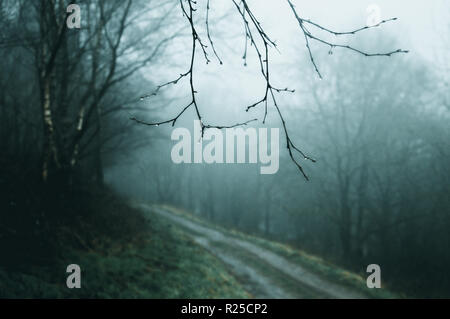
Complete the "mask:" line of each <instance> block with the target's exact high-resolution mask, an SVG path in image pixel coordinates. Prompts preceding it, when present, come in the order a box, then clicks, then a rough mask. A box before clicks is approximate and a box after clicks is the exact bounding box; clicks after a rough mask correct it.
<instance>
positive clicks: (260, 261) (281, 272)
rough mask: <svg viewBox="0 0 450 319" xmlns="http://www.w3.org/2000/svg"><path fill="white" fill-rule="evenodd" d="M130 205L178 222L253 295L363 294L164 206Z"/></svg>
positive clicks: (322, 295) (295, 296) (266, 296)
mask: <svg viewBox="0 0 450 319" xmlns="http://www.w3.org/2000/svg"><path fill="white" fill-rule="evenodd" d="M133 206H135V207H136V208H139V209H141V210H143V211H144V212H145V213H153V214H154V213H156V214H158V215H161V216H163V217H165V218H167V219H169V220H170V221H172V222H173V223H175V224H176V225H177V226H180V227H181V228H182V229H183V230H185V231H186V232H187V233H188V235H189V236H190V237H192V238H193V240H194V241H195V242H196V243H197V244H198V245H200V246H202V247H203V248H205V249H207V250H208V251H209V252H210V253H212V254H214V255H215V256H216V257H218V258H219V259H220V260H222V261H223V262H224V263H225V264H226V265H227V266H228V267H229V269H230V272H231V273H233V275H235V277H236V278H237V279H238V280H239V282H240V283H241V284H242V285H243V286H244V288H245V289H246V290H247V291H248V292H249V293H251V294H252V297H254V298H344V299H348V298H366V296H364V295H362V294H361V293H359V292H356V291H353V290H351V289H350V288H347V287H344V286H342V285H339V284H336V283H333V282H329V281H328V280H326V279H324V278H321V277H320V276H319V275H317V274H315V273H313V272H311V271H309V270H308V269H305V268H304V267H302V266H301V265H299V264H297V263H293V262H291V261H289V260H287V259H286V258H284V257H282V256H280V255H278V254H276V253H274V252H272V251H270V250H268V249H265V248H263V247H261V246H259V245H256V244H254V243H251V242H248V241H246V240H242V239H239V238H236V237H234V236H232V235H230V234H226V233H225V232H221V231H218V230H216V229H212V228H210V227H207V226H205V225H203V224H199V223H197V222H195V221H193V220H191V219H187V218H184V217H182V216H180V215H178V214H175V213H173V212H171V211H170V209H168V208H165V207H161V206H150V205H146V204H142V203H139V204H134V205H133Z"/></svg>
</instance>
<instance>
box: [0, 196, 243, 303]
mask: <svg viewBox="0 0 450 319" xmlns="http://www.w3.org/2000/svg"><path fill="white" fill-rule="evenodd" d="M102 206H103V208H101V207H102ZM95 207H96V209H108V210H112V211H107V212H105V216H106V218H109V219H110V220H111V216H116V217H113V220H115V221H116V223H119V224H118V225H115V226H114V227H116V228H117V229H116V231H117V232H118V231H119V229H120V228H121V227H122V228H126V227H128V226H129V224H130V219H131V220H133V219H136V220H135V221H134V222H133V221H131V223H135V224H141V226H139V228H136V231H135V234H127V235H126V236H124V235H120V234H119V233H116V231H111V232H110V231H109V226H108V227H107V226H106V224H105V223H104V222H103V219H102V218H100V217H95V218H94V219H99V218H100V219H101V220H100V222H99V221H98V220H97V222H99V224H95V223H90V224H89V225H85V226H86V227H87V228H88V231H87V232H86V234H85V233H80V232H78V231H75V230H74V229H71V230H70V231H68V230H67V231H66V232H64V233H65V234H66V236H67V237H66V238H63V237H61V240H62V242H63V244H62V245H61V246H62V251H61V253H60V254H59V255H58V256H57V257H55V258H53V259H52V260H51V262H48V263H46V264H45V265H42V264H41V265H33V264H20V265H19V264H17V265H14V267H11V265H9V266H8V267H4V266H0V298H246V297H249V295H248V294H247V292H246V291H244V289H243V288H242V287H241V286H240V285H239V284H238V282H237V281H236V280H235V278H234V277H233V276H231V275H230V274H229V273H228V272H227V271H226V269H225V267H224V265H223V264H222V263H221V262H220V261H219V260H218V259H217V258H215V257H214V256H212V255H210V254H209V253H207V252H206V251H205V250H203V249H202V248H200V247H198V246H197V245H196V244H194V243H193V242H192V241H191V240H190V239H189V238H188V237H186V236H185V235H184V233H183V232H182V231H181V230H179V229H178V228H176V227H171V226H170V225H169V223H167V222H166V221H165V220H164V219H162V218H159V217H157V216H151V217H150V218H151V219H149V220H144V219H143V218H142V217H141V216H139V213H138V212H137V211H134V210H133V209H131V208H129V207H127V206H125V205H123V204H121V203H120V202H118V201H117V200H115V201H111V198H109V201H108V203H103V202H97V203H96V204H95ZM119 215H120V216H122V217H117V216H119ZM125 218H126V221H125ZM105 222H106V220H105ZM101 225H103V229H102V230H101V231H100V228H99V227H101ZM88 226H90V227H88ZM105 227H106V229H105ZM111 227H113V226H111ZM136 227H137V226H136ZM96 229H98V232H97V234H99V235H93V234H92V232H93V231H95V230H96ZM132 229H133V228H130V229H129V230H127V233H129V231H131V230H132ZM87 233H89V234H90V235H89V236H88V235H87ZM94 234H95V233H94ZM60 236H62V235H60ZM68 237H70V238H72V239H73V238H76V241H73V240H68V239H67V238H68ZM75 242H76V243H77V244H75ZM24 253H25V252H24ZM69 264H78V265H79V266H80V267H81V289H68V288H67V287H66V278H67V276H68V274H67V273H66V267H67V265H69Z"/></svg>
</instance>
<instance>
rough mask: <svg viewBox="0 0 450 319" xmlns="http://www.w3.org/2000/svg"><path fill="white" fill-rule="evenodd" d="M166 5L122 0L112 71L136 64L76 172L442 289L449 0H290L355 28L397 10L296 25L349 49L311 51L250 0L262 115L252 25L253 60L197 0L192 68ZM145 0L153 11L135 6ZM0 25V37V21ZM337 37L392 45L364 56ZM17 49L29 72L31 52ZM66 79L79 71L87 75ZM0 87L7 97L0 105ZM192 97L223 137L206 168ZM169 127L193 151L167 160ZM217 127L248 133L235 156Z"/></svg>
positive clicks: (287, 22) (107, 104) (185, 33)
mask: <svg viewBox="0 0 450 319" xmlns="http://www.w3.org/2000/svg"><path fill="white" fill-rule="evenodd" d="M163 2H164V1H156V0H155V1H151V3H152V5H153V6H154V9H153V8H152V7H151V5H150V4H145V1H137V2H136V3H135V4H134V5H133V6H132V11H131V12H132V13H133V14H136V16H137V17H138V18H136V19H137V20H136V21H138V22H136V23H134V24H132V25H131V26H130V27H129V28H128V29H127V31H126V32H125V33H124V38H123V40H122V41H124V42H125V43H127V44H129V45H130V49H129V51H127V50H124V51H123V52H121V54H123V55H122V56H120V58H119V59H118V60H117V68H118V69H119V70H120V72H126V71H127V70H130V69H131V68H135V67H136V68H137V69H136V72H133V74H131V75H130V76H129V77H128V78H127V79H126V80H125V81H122V82H117V83H114V86H112V89H111V90H110V91H108V93H107V94H106V95H105V96H104V98H103V99H102V100H101V101H102V102H101V107H102V110H105V111H107V110H108V109H113V107H116V106H117V107H118V110H117V111H115V112H114V113H113V114H112V116H109V115H105V116H104V117H102V118H101V120H100V121H101V123H102V124H101V127H102V130H101V132H102V136H101V139H102V143H100V144H101V145H100V146H98V145H97V144H95V143H94V144H89V143H90V137H89V135H86V136H84V137H83V138H82V141H85V142H86V143H87V145H88V146H87V150H89V149H90V150H91V151H92V152H91V153H89V152H87V153H86V154H85V157H84V158H80V159H79V161H80V164H79V165H80V166H79V167H84V168H83V169H81V168H80V170H79V171H77V172H78V173H76V174H75V176H78V177H75V178H74V180H77V179H79V180H81V181H82V183H91V182H94V181H95V180H99V178H100V177H99V176H103V174H104V181H105V184H106V185H108V186H109V187H111V188H113V189H114V190H115V191H117V192H118V193H120V194H121V195H123V196H124V197H126V198H128V199H132V200H135V201H139V202H143V203H147V204H165V205H170V206H173V207H178V208H180V209H183V210H185V211H187V212H191V213H193V214H194V215H196V216H197V217H198V218H201V219H205V220H207V221H208V222H210V223H213V224H217V225H220V226H223V227H225V228H228V229H237V230H240V231H243V232H245V233H248V234H253V235H257V236H261V237H264V238H268V239H270V240H274V241H277V242H284V243H288V244H289V245H292V246H293V247H297V248H300V249H302V250H304V251H306V252H308V253H311V254H315V255H318V256H320V257H321V258H323V259H325V260H328V261H330V262H333V263H336V264H338V265H340V266H342V267H344V268H346V269H349V270H352V271H355V272H359V273H361V272H365V269H366V267H367V265H369V264H378V265H380V266H381V268H382V271H383V276H384V277H383V278H384V279H385V280H386V282H388V286H389V287H392V289H393V290H396V291H401V292H405V293H406V294H411V295H414V296H424V295H426V296H448V295H449V292H450V279H449V276H448V275H447V273H448V271H447V269H448V267H450V253H449V251H448V247H449V245H450V235H449V232H448V229H449V227H450V202H449V196H448V195H449V193H450V188H449V187H450V186H449V185H450V183H449V182H450V170H449V167H448V163H449V156H450V153H449V150H450V147H449V146H450V145H449V133H450V125H449V120H450V103H449V102H450V100H449V95H448V85H449V80H450V78H449V74H448V70H449V66H450V60H449V53H448V51H449V49H450V42H449V41H448V39H449V32H450V25H449V23H448V21H449V18H450V10H449V9H450V6H449V5H448V3H446V2H445V1H443V0H442V1H432V2H424V1H406V0H402V1H388V0H384V1H372V0H371V1H366V0H364V1H361V0H358V1H357V0H351V1H350V0H347V1H339V2H338V1H332V0H321V1H313V2H312V1H309V2H307V1H292V2H294V4H295V8H296V10H297V12H298V14H299V15H300V16H301V17H302V19H306V20H311V21H313V22H315V23H317V24H318V25H320V26H321V27H323V28H326V29H330V30H333V31H337V32H344V31H352V30H357V29H359V28H361V27H364V26H366V24H367V21H368V19H369V18H370V17H371V15H373V14H374V12H375V11H376V10H379V11H377V12H379V14H380V15H379V17H377V18H379V20H378V21H381V20H389V19H391V18H394V17H395V18H397V20H393V21H385V22H382V23H381V24H380V25H379V26H376V27H373V28H372V27H371V28H368V29H367V30H362V31H360V32H356V33H355V34H349V35H342V36H341V35H339V36H338V35H333V34H332V33H329V32H327V30H325V29H320V28H317V27H315V26H314V25H307V28H306V31H307V32H311V33H312V34H313V35H314V36H317V37H319V38H320V39H325V41H329V42H330V43H336V44H342V45H343V46H348V47H339V46H329V45H327V44H326V43H325V44H324V43H323V42H322V43H321V42H320V41H315V40H314V39H311V38H310V39H309V46H310V49H311V51H310V52H309V51H308V47H307V46H306V44H307V43H306V42H305V39H307V36H306V35H305V34H304V32H303V31H302V29H301V28H300V27H299V21H298V20H297V19H296V18H295V16H294V15H293V11H292V9H291V8H290V6H289V2H288V1H256V0H254V1H247V2H248V6H249V7H250V8H251V12H252V14H253V15H254V17H256V19H257V21H259V22H260V23H261V24H260V27H261V28H262V29H263V30H264V32H265V34H266V35H267V36H268V38H270V40H271V41H274V42H275V43H276V48H275V47H273V46H270V47H269V51H268V52H269V58H268V60H269V61H268V62H269V63H268V65H269V69H270V83H271V85H273V87H276V88H279V91H277V90H274V91H273V92H270V91H271V90H269V94H268V98H267V115H265V103H266V102H262V103H260V104H257V105H253V104H254V103H256V102H258V101H260V100H261V99H262V98H263V97H264V95H265V94H267V92H266V86H267V84H268V83H269V82H268V81H269V80H268V79H266V78H265V76H263V74H262V73H261V64H262V65H264V67H265V65H266V64H265V63H266V60H267V58H266V57H265V55H264V45H263V42H262V40H261V38H260V33H258V29H257V28H256V27H255V25H253V24H252V23H251V21H250V27H249V28H250V30H252V31H253V32H254V33H253V37H254V39H255V41H256V44H257V45H258V46H259V49H260V50H261V52H262V54H263V57H262V58H261V60H259V58H258V53H257V51H256V50H255V46H254V45H252V43H251V41H252V40H251V38H250V37H248V36H247V37H246V35H245V25H244V21H243V18H242V16H240V15H239V14H238V12H237V10H236V6H235V5H234V4H233V2H232V1H211V3H210V7H211V8H210V10H207V9H206V1H205V2H204V3H203V2H202V1H199V2H198V6H197V11H195V17H194V20H193V25H194V26H195V27H196V28H197V29H196V32H198V37H199V38H200V41H203V43H204V44H205V46H204V48H203V49H204V50H206V51H207V58H208V59H209V60H210V62H209V63H206V59H205V56H204V53H203V50H202V45H201V43H202V42H198V41H197V45H196V50H195V52H194V57H195V60H194V64H193V65H192V66H190V63H191V59H192V42H193V38H192V31H191V26H190V24H189V21H188V20H187V19H186V16H184V15H183V14H182V11H181V9H180V5H179V3H178V2H176V3H171V2H167V3H163ZM0 3H2V2H1V1H0ZM4 3H5V6H6V3H7V1H6V2H5V1H4ZM160 4H161V6H160ZM185 6H186V8H185V9H186V10H188V8H189V7H188V5H187V4H185ZM144 7H145V8H147V9H149V8H152V9H149V10H148V11H142V8H144ZM140 10H141V11H140ZM373 10H375V11H373ZM207 11H208V14H209V16H208V17H209V28H210V29H209V31H208V30H207V29H206V25H205V17H206V14H207ZM140 12H142V13H141V14H139V13H140ZM89 24H90V22H89V21H83V20H82V25H83V28H85V29H83V28H82V29H81V32H88V31H86V28H88V25H89ZM114 26H117V24H112V27H114ZM29 28H30V29H32V28H33V26H29ZM114 28H115V27H114ZM71 32H72V31H71ZM73 32H76V31H73ZM110 32H111V34H116V33H115V32H117V30H116V29H112V30H111V31H110ZM2 33H4V34H5V36H6V35H7V33H8V29H7V28H6V27H4V28H3V29H2ZM150 33H151V35H150ZM208 33H209V35H208ZM81 34H83V33H81ZM86 34H88V33H86ZM208 36H211V38H212V41H213V43H214V49H215V50H216V53H217V57H216V55H215V54H214V52H213V51H212V49H213V47H212V46H211V44H210V42H209V41H208ZM82 37H83V36H81V38H82ZM163 39H166V40H163ZM167 39H168V40H167ZM159 41H163V42H162V45H161V47H158V50H157V51H155V52H156V55H155V57H154V58H152V59H151V60H149V61H148V62H146V63H142V65H137V64H138V63H137V61H140V59H141V58H143V57H144V56H147V55H148V54H149V52H150V51H151V50H153V49H154V48H155V46H156V45H157V43H158V45H159ZM195 42H196V41H195V40H194V43H195ZM246 42H247V47H246ZM105 43H107V42H105ZM350 47H351V48H356V49H357V50H360V51H362V52H365V53H381V55H383V54H384V53H389V52H391V53H392V52H394V53H393V54H388V55H389V56H365V55H364V54H360V53H361V52H355V51H354V50H352V49H349V48H350ZM119 48H122V47H119ZM246 48H247V49H246ZM2 49H3V47H2ZM10 50H13V49H10ZM14 50H17V52H18V53H17V54H18V55H19V56H21V57H22V58H23V60H21V61H22V62H21V63H22V64H23V66H22V67H21V68H24V69H26V68H27V64H29V63H28V62H27V61H28V60H29V59H31V55H28V53H27V51H26V50H25V51H24V52H22V51H19V50H22V49H19V48H16V49H14ZM105 50H106V49H105ZM245 50H246V51H245ZM396 50H405V52H403V51H399V52H395V51H396ZM406 51H407V53H406ZM105 52H107V51H105ZM244 52H247V54H246V58H243V56H244V55H245V53H244ZM102 54H103V53H100V56H101V55H102ZM105 55H106V53H105ZM9 56H10V57H11V59H13V55H12V54H11V53H10V54H9ZM27 59H28V60H27ZM92 59H94V55H93V57H92ZM105 59H106V60H105V61H109V60H107V59H109V58H105ZM219 59H220V61H222V62H223V63H222V64H221V63H219ZM89 61H93V60H90V59H89V60H88V62H89ZM100 65H101V63H100ZM190 67H192V68H191V69H190ZM315 67H317V70H316V69H315ZM2 69H3V70H5V71H7V72H5V71H2V72H1V73H2V74H6V73H8V72H10V71H11V69H10V68H8V66H7V63H5V62H2ZM86 70H87V71H88V70H89V69H88V68H86ZM106 70H107V69H106ZM189 70H190V72H191V73H190V74H185V72H187V71H188V72H189ZM263 71H264V68H263ZM266 71H267V70H266ZM263 73H264V72H263ZM319 73H320V75H321V77H320V75H319ZM8 74H9V73H8ZM87 74H89V73H86V75H87ZM183 74H185V75H183ZM26 76H27V75H24V77H26ZM34 76H36V75H33V77H34ZM179 76H180V78H179V79H178V77H179ZM29 77H30V81H32V80H31V77H32V76H31V75H30V76H29ZM99 77H101V78H102V79H103V78H106V77H107V75H105V76H103V75H102V76H99ZM78 78H79V79H80V81H84V75H80V76H79V77H78ZM177 79H178V80H177ZM190 79H191V80H192V82H190ZM2 81H3V82H2V83H4V85H6V86H7V85H8V81H7V80H6V79H4V80H2ZM26 81H27V79H20V78H18V79H16V80H15V82H14V83H16V84H17V85H21V86H18V87H20V88H21V89H22V90H24V91H26V90H27V85H26V83H27V82H26ZM175 82H176V83H175ZM80 83H81V82H80ZM165 84H168V85H165ZM83 85H86V87H88V84H83ZM161 85H163V86H161ZM191 85H192V86H191ZM158 86H160V87H158ZM93 87H94V88H97V87H98V84H95V85H93ZM285 88H286V90H285ZM192 89H194V90H195V92H193V91H192ZM86 90H87V89H86ZM99 90H100V89H99ZM291 90H292V92H291ZM2 91H3V92H5V90H2ZM9 91H10V92H13V91H12V88H9ZM30 94H31V95H33V93H30ZM272 94H273V95H274V98H275V100H276V105H275V104H274V100H273V99H272ZM80 96H81V95H80ZM193 96H195V98H194V99H195V103H194V104H192V102H191V100H192V97H193ZM13 98H15V97H14V94H13V96H12V97H11V99H13ZM17 98H18V99H25V97H20V96H17ZM71 98H72V99H74V100H77V99H78V97H77V96H76V95H75V96H74V97H71ZM9 99H10V98H6V99H4V101H5V102H4V103H5V105H6V103H9V102H8V101H9ZM87 100H88V101H89V98H87ZM190 102H191V104H192V105H191V104H189V103H190ZM22 103H24V102H22ZM25 104H26V102H25ZM249 106H251V107H250V108H249V109H248V107H249ZM185 107H187V109H186V111H182V110H183V109H184V108H185ZM196 108H198V111H199V113H200V114H201V119H202V125H205V127H204V132H203V134H206V135H207V136H209V137H210V135H208V134H212V133H213V132H214V134H216V135H215V141H217V139H218V138H219V137H220V136H223V141H222V142H223V145H222V147H221V152H222V154H223V162H224V163H212V164H208V163H205V160H204V159H203V161H201V163H195V161H194V154H195V152H196V148H197V147H203V148H201V149H200V151H199V152H202V153H203V150H204V149H205V147H206V146H207V145H208V144H209V143H212V142H211V139H208V138H207V137H206V136H205V135H203V136H202V129H201V128H200V129H198V130H197V131H195V130H194V120H198V119H199V118H198V117H199V116H198V115H197V113H196ZM278 111H280V113H281V117H280V113H279V112H278ZM30 112H36V111H32V110H30ZM180 112H181V113H180ZM6 113H7V112H5V113H4V114H6ZM177 116H178V117H177ZM4 118H5V119H6V118H7V116H6V115H5V117H4ZM174 118H175V119H176V121H172V120H173V119H174ZM254 119H256V121H253V120H254ZM282 119H284V121H285V125H286V127H284V126H283V121H282ZM155 123H157V124H158V125H154V124H155ZM146 124H152V125H146ZM172 124H174V125H173V126H172ZM242 124H244V125H242ZM2 126H3V124H2ZM3 127H4V126H3ZM275 128H277V129H278V132H279V139H278V140H277V141H276V142H278V143H277V144H276V145H275V144H272V145H270V143H271V141H272V142H273V137H274V135H273V133H272V134H268V136H269V139H268V140H267V141H264V140H263V141H262V140H261V139H260V137H261V132H262V131H261V130H264V129H267V130H268V132H270V129H275ZM177 129H186V130H184V131H182V132H187V133H186V134H189V135H190V140H189V142H186V141H185V140H183V142H186V143H188V144H189V145H190V148H187V149H186V150H185V152H188V153H189V154H186V153H185V152H184V155H192V160H191V163H176V162H175V161H174V159H173V156H172V155H171V153H172V152H173V149H174V147H175V146H176V145H177V143H181V138H180V137H179V136H178V135H177V136H175V135H172V134H174V131H175V130H177ZM226 130H230V131H231V130H241V133H242V132H244V131H245V132H248V131H251V130H254V131H253V132H255V134H256V137H255V139H253V140H252V139H251V138H249V137H248V136H247V139H246V144H245V145H244V146H245V147H246V150H245V154H244V157H245V160H244V162H245V163H236V161H237V158H238V154H237V153H238V152H239V150H238V146H236V148H234V147H231V148H232V149H233V150H234V151H235V153H236V154H234V155H233V156H232V158H233V160H234V163H226V162H227V160H226V156H227V153H229V152H230V151H231V150H230V147H227V146H226V142H228V141H229V139H226V138H225V135H226ZM242 130H244V131H242ZM2 132H3V131H2ZM96 132H97V131H96ZM178 132H180V131H178ZM286 132H287V134H288V139H289V141H290V142H289V141H288V142H287V141H286ZM3 134H4V135H3V136H7V135H8V133H7V132H3ZM21 134H22V133H20V134H19V136H22V135H21ZM95 134H97V133H94V136H95ZM221 134H223V135H221ZM196 137H197V138H196ZM244 138H245V137H244ZM271 138H272V140H271ZM19 139H20V138H19ZM4 140H5V139H4ZM88 142H89V143H88ZM255 142H256V143H255ZM286 143H287V145H286ZM289 143H292V144H289ZM262 144H264V147H268V149H267V151H268V152H267V155H270V154H272V155H274V152H276V150H277V149H278V150H279V165H278V166H279V168H278V170H277V171H276V172H275V173H274V174H262V173H261V169H260V168H261V167H263V166H266V165H267V163H266V164H262V163H261V154H259V153H258V156H257V160H256V163H255V162H253V163H250V162H249V157H250V155H251V149H252V148H253V149H255V150H258V151H261V145H262ZM92 145H94V146H92ZM95 145H97V146H95ZM186 145H187V144H186ZM199 145H200V146H199ZM219 146H220V145H219ZM287 146H289V147H287ZM98 147H99V148H100V151H99V153H97V152H96V149H97V148H98ZM296 148H298V151H297V150H296ZM217 151H218V149H217V148H216V149H215V152H214V154H215V155H217ZM80 152H81V151H80ZM291 153H292V154H291ZM255 154H256V153H255ZM245 155H246V156H245ZM96 156H97V157H96ZM189 157H190V156H189ZM95 158H97V160H95ZM277 159H278V158H277ZM77 161H78V159H77ZM94 163H96V164H94ZM99 163H100V164H99ZM98 165H101V170H102V172H101V173H99V171H98V169H99V166H98ZM94 167H96V168H94ZM299 167H300V168H301V169H299ZM86 168H87V169H86ZM99 174H100V175H99ZM80 176H83V178H81V177H80ZM100 179H102V178H100Z"/></svg>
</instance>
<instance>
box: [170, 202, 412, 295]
mask: <svg viewBox="0 0 450 319" xmlns="http://www.w3.org/2000/svg"><path fill="white" fill-rule="evenodd" d="M163 207H164V208H166V209H168V210H170V211H171V212H173V213H175V214H178V215H181V216H184V217H186V218H189V219H191V220H193V221H195V222H197V223H200V224H203V225H205V226H208V227H210V228H213V229H215V230H217V231H220V232H222V233H226V234H228V235H231V236H234V237H236V238H239V239H243V240H247V241H249V242H252V243H254V244H256V245H259V246H261V247H263V248H266V249H268V250H270V251H272V252H274V253H277V254H279V255H281V256H283V257H285V258H286V259H288V260H290V261H291V262H295V263H298V264H299V265H302V266H304V267H305V268H307V269H309V270H310V271H312V272H314V273H316V274H319V275H321V276H322V277H324V278H326V279H328V280H329V281H331V282H335V283H338V284H342V285H344V286H347V287H350V288H353V289H355V290H357V291H360V292H362V293H363V294H365V295H367V296H368V297H371V298H404V297H405V296H403V295H400V294H397V293H394V292H392V291H390V290H389V289H388V288H386V287H382V289H369V288H367V286H366V279H365V277H363V276H362V275H359V274H357V273H354V272H351V271H348V270H345V269H343V268H341V267H339V266H337V265H334V264H332V263H330V262H327V261H326V260H324V259H322V258H320V257H318V256H315V255H311V254H308V253H306V252H304V251H302V250H300V249H297V248H294V247H292V246H290V245H287V244H284V243H280V242H275V241H271V240H267V239H264V238H261V237H257V236H252V235H248V234H245V233H243V232H240V231H237V230H235V229H231V230H230V229H224V228H222V227H220V226H218V225H215V224H212V223H209V222H207V221H205V220H203V219H201V218H198V217H196V216H193V215H192V214H190V213H189V212H186V211H184V210H182V209H179V208H175V207H172V206H169V205H164V206H163Z"/></svg>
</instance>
